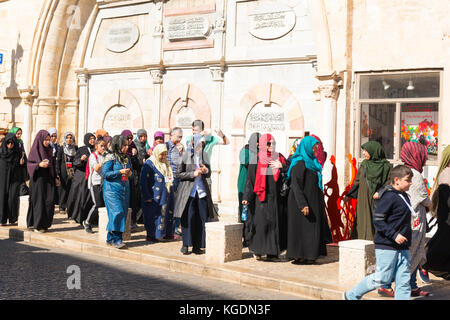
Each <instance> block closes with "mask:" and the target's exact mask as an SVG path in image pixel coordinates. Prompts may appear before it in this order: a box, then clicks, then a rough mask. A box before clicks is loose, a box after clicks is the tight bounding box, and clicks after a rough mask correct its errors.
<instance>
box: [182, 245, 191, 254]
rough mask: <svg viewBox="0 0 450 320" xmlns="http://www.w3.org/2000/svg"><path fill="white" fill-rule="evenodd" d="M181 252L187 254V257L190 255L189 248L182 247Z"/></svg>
mask: <svg viewBox="0 0 450 320" xmlns="http://www.w3.org/2000/svg"><path fill="white" fill-rule="evenodd" d="M180 251H181V253H182V254H185V255H186V254H189V252H188V247H185V246H182V247H181V249H180Z"/></svg>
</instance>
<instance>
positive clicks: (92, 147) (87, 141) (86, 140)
mask: <svg viewBox="0 0 450 320" xmlns="http://www.w3.org/2000/svg"><path fill="white" fill-rule="evenodd" d="M91 137H94V138H95V134H93V133H89V132H88V133H86V134H85V135H84V140H83V141H84V145H85V146H86V147H88V148H89V149H90V150H91V152H93V151H94V149H95V145H91V144H90V143H89V139H90V138H91Z"/></svg>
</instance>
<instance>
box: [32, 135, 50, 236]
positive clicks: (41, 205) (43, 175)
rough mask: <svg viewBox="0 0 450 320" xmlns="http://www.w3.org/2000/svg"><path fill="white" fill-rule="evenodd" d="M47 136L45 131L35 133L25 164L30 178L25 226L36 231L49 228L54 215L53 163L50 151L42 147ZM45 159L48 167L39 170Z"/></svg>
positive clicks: (48, 148)
mask: <svg viewBox="0 0 450 320" xmlns="http://www.w3.org/2000/svg"><path fill="white" fill-rule="evenodd" d="M49 136H50V135H49V133H48V132H47V131H45V130H40V131H39V132H38V133H37V135H36V138H35V140H34V142H33V145H32V147H31V150H30V156H29V158H28V163H27V172H28V174H29V176H30V198H29V206H28V214H27V226H28V227H34V228H35V229H36V230H47V229H48V228H50V226H51V225H52V222H53V215H54V213H55V205H54V192H53V191H54V187H55V178H56V172H55V163H54V160H53V157H52V149H51V148H50V147H45V145H44V140H45V139H46V138H47V137H49ZM45 159H46V160H49V166H48V167H47V168H41V167H40V166H39V164H40V163H41V162H42V161H43V160H45Z"/></svg>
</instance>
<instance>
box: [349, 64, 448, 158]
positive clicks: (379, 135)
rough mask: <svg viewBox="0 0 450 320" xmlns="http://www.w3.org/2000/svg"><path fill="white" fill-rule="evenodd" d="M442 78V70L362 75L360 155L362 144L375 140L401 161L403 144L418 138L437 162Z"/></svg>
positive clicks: (358, 136) (359, 96) (358, 125)
mask: <svg viewBox="0 0 450 320" xmlns="http://www.w3.org/2000/svg"><path fill="white" fill-rule="evenodd" d="M440 79H441V72H440V71H425V72H397V73H383V74H358V75H357V80H358V85H359V95H358V101H357V104H358V105H359V109H358V119H359V121H358V124H357V127H358V128H359V134H357V137H356V144H357V146H356V148H357V149H355V151H356V152H357V154H359V157H360V158H362V153H361V148H360V146H361V145H363V144H364V143H366V142H367V141H372V140H375V141H378V142H380V144H381V145H382V146H383V149H384V151H385V153H386V157H387V158H388V159H391V160H394V161H400V150H401V147H402V146H403V144H405V143H406V142H408V141H414V142H419V143H422V144H424V145H425V146H426V147H427V151H428V160H429V162H432V163H434V162H437V153H438V133H439V103H440V90H441V89H440ZM358 149H359V150H358ZM430 164H431V163H430Z"/></svg>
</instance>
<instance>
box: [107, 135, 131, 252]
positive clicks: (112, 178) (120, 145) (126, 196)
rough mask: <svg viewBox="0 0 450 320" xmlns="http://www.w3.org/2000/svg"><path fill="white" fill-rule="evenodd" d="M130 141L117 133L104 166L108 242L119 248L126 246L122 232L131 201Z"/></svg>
mask: <svg viewBox="0 0 450 320" xmlns="http://www.w3.org/2000/svg"><path fill="white" fill-rule="evenodd" d="M127 149H128V142H127V138H125V137H124V136H122V135H116V136H114V137H113V139H112V141H111V146H110V150H109V152H108V154H107V155H106V157H105V160H104V162H103V166H102V175H103V178H104V182H103V199H104V200H105V206H106V211H107V212H108V225H107V226H106V230H107V231H108V236H107V239H106V243H107V244H109V245H113V246H115V247H116V248H118V249H121V248H125V244H124V243H123V240H122V234H123V232H125V221H126V218H127V214H128V205H129V202H130V182H129V177H130V176H131V174H132V171H131V164H130V163H129V162H128V157H127V154H126V152H127Z"/></svg>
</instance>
